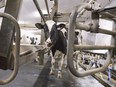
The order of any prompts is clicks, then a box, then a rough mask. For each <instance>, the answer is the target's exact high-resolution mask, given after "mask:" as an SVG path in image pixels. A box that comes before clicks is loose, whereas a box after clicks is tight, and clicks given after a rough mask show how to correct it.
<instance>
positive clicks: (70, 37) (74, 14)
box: [67, 3, 111, 77]
mask: <svg viewBox="0 0 116 87" xmlns="http://www.w3.org/2000/svg"><path fill="white" fill-rule="evenodd" d="M87 6H88V3H87V4H84V6H83V5H80V6H77V7H76V8H75V9H74V10H73V12H72V13H71V16H70V19H69V32H68V48H67V63H68V68H69V70H70V71H71V73H72V74H73V75H75V76H77V77H83V76H87V75H90V74H94V73H97V72H101V71H104V70H105V69H106V68H107V67H108V65H109V63H110V60H111V50H108V53H107V59H106V63H105V64H104V65H103V66H102V67H100V68H97V69H92V70H87V71H83V72H82V71H77V70H76V69H75V68H74V64H73V60H72V58H73V51H74V48H73V47H74V44H73V43H74V30H75V24H76V18H77V17H79V15H80V14H78V13H79V12H80V11H81V10H83V9H86V8H87ZM82 7H83V8H82ZM90 7H91V6H90ZM79 8H80V9H79ZM78 9H79V10H78Z"/></svg>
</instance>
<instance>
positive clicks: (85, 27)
mask: <svg viewBox="0 0 116 87" xmlns="http://www.w3.org/2000/svg"><path fill="white" fill-rule="evenodd" d="M76 29H79V30H85V31H91V29H92V28H91V25H90V24H84V23H81V22H77V23H76ZM97 33H103V34H108V35H113V36H116V31H110V30H105V29H102V28H99V29H98V32H97Z"/></svg>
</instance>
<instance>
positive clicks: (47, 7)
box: [45, 0, 50, 19]
mask: <svg viewBox="0 0 116 87" xmlns="http://www.w3.org/2000/svg"><path fill="white" fill-rule="evenodd" d="M45 4H46V9H47V12H48V16H49V19H50V11H49V7H48V2H47V0H45Z"/></svg>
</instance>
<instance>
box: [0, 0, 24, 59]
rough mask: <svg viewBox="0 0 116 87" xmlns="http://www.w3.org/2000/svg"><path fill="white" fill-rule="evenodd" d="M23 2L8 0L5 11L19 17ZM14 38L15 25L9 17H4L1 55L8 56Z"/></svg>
mask: <svg viewBox="0 0 116 87" xmlns="http://www.w3.org/2000/svg"><path fill="white" fill-rule="evenodd" d="M21 3H22V0H7V2H6V6H5V11H4V12H5V13H8V14H10V15H12V16H13V17H14V18H15V19H18V14H19V10H20V6H21ZM13 38H14V25H13V24H12V22H11V21H8V19H6V18H3V20H2V24H1V30H0V56H3V57H6V58H8V56H9V53H10V50H11V45H12V43H13Z"/></svg>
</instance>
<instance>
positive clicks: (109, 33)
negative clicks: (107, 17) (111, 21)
mask: <svg viewBox="0 0 116 87" xmlns="http://www.w3.org/2000/svg"><path fill="white" fill-rule="evenodd" d="M98 32H99V33H103V34H108V35H113V36H116V31H109V30H105V29H101V28H99V29H98Z"/></svg>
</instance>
